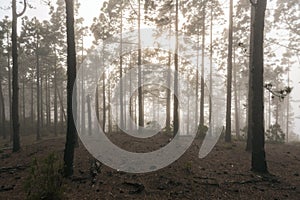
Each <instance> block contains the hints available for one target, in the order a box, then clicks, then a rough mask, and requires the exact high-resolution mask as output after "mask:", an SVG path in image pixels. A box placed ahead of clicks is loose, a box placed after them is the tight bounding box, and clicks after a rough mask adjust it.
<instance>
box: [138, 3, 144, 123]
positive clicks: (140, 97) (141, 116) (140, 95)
mask: <svg viewBox="0 0 300 200" xmlns="http://www.w3.org/2000/svg"><path fill="white" fill-rule="evenodd" d="M138 1H139V2H138V3H139V9H138V85H139V86H140V87H139V88H138V101H139V126H141V127H143V126H144V99H143V87H141V86H142V45H141V0H138Z"/></svg>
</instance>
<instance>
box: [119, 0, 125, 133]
mask: <svg viewBox="0 0 300 200" xmlns="http://www.w3.org/2000/svg"><path fill="white" fill-rule="evenodd" d="M122 2H123V0H122ZM122 6H123V3H121V7H122ZM122 51H123V8H121V27H120V68H119V70H120V72H119V73H120V94H119V95H120V96H119V97H120V99H119V100H120V131H122V129H124V128H125V127H124V106H123V104H124V103H123V102H124V101H123V81H122V77H123V55H122V54H123V52H122Z"/></svg>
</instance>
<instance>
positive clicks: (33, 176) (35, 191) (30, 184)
mask: <svg viewBox="0 0 300 200" xmlns="http://www.w3.org/2000/svg"><path fill="white" fill-rule="evenodd" d="M61 172H62V164H61V162H60V161H59V159H58V157H57V156H56V155H55V154H54V153H51V154H50V155H49V156H48V157H47V158H46V159H44V160H43V162H39V161H38V160H37V159H36V158H35V159H34V160H33V163H32V165H31V168H30V172H29V173H30V175H29V177H28V178H27V180H26V181H25V190H26V193H27V199H30V200H37V199H47V200H50V199H51V200H52V199H55V200H60V199H63V187H62V181H63V177H62V173H61Z"/></svg>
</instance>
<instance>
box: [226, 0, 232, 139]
mask: <svg viewBox="0 0 300 200" xmlns="http://www.w3.org/2000/svg"><path fill="white" fill-rule="evenodd" d="M232 12H233V0H230V9H229V36H228V43H229V44H228V61H227V62H228V67H227V101H226V103H227V106H226V108H227V109H226V130H225V131H226V132H225V142H231V97H232V95H231V92H232V35H233V31H232V26H233V16H232Z"/></svg>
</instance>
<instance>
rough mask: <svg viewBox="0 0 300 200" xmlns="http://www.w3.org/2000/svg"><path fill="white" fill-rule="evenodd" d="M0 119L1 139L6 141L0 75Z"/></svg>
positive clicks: (0, 78)
mask: <svg viewBox="0 0 300 200" xmlns="http://www.w3.org/2000/svg"><path fill="white" fill-rule="evenodd" d="M0 119H1V122H0V123H1V125H0V128H1V130H2V131H1V132H2V133H3V135H2V136H3V139H6V127H5V104H4V96H3V90H2V77H1V75H0Z"/></svg>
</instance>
